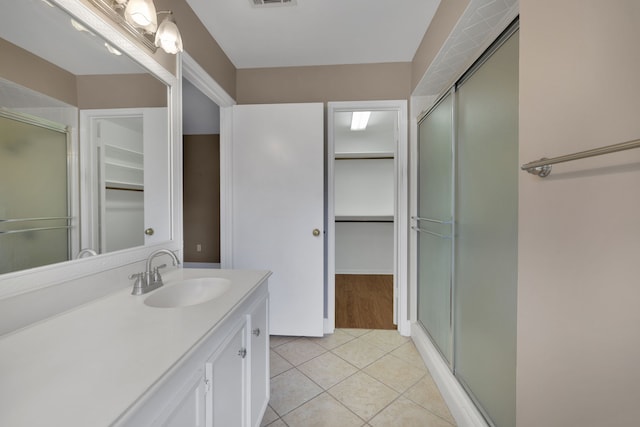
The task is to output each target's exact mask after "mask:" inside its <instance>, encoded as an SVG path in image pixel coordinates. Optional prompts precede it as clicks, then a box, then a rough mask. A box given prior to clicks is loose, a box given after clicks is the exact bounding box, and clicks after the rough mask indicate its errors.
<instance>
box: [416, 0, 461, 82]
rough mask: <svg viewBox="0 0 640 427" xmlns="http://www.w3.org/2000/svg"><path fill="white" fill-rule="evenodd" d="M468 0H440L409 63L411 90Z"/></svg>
mask: <svg viewBox="0 0 640 427" xmlns="http://www.w3.org/2000/svg"><path fill="white" fill-rule="evenodd" d="M469 1H470V0H442V1H441V2H440V6H438V10H437V11H436V14H435V15H434V16H433V19H432V21H431V24H430V25H429V28H427V32H426V33H425V34H424V37H423V38H422V42H421V43H420V46H418V50H416V54H415V55H414V57H413V62H412V63H411V90H412V91H413V90H414V89H415V88H416V86H417V85H418V83H419V82H420V80H421V79H422V76H424V73H425V72H426V71H427V68H429V65H431V62H433V60H434V58H435V57H436V55H437V54H438V52H439V51H440V48H441V47H442V45H443V44H444V42H445V41H446V40H447V38H448V37H449V34H450V33H451V31H452V30H453V27H454V26H455V24H456V23H457V22H458V19H460V17H461V16H462V14H463V13H464V11H465V9H466V8H467V6H468V5H469Z"/></svg>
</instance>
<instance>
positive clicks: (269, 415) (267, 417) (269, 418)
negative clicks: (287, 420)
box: [260, 406, 279, 427]
mask: <svg viewBox="0 0 640 427" xmlns="http://www.w3.org/2000/svg"><path fill="white" fill-rule="evenodd" d="M278 418H279V417H278V414H276V413H275V411H274V410H273V409H271V406H267V410H266V411H264V416H263V417H262V422H261V423H260V427H265V426H268V425H269V424H271V423H272V422H274V421H275V420H277V419H278Z"/></svg>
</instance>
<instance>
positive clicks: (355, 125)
mask: <svg viewBox="0 0 640 427" xmlns="http://www.w3.org/2000/svg"><path fill="white" fill-rule="evenodd" d="M370 116H371V111H354V112H353V113H351V130H365V129H366V128H367V123H369V117H370Z"/></svg>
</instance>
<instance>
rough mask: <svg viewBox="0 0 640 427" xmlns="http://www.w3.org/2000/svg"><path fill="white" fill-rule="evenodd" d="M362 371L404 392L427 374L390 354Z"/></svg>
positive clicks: (423, 370)
mask: <svg viewBox="0 0 640 427" xmlns="http://www.w3.org/2000/svg"><path fill="white" fill-rule="evenodd" d="M363 371H364V372H366V373H367V374H369V375H371V376H372V377H373V378H375V379H377V380H378V381H380V382H382V383H384V384H386V385H388V386H389V387H391V388H393V389H394V390H396V391H397V392H399V393H403V392H405V391H406V390H407V389H408V388H409V387H411V386H413V385H414V384H416V383H417V382H418V381H420V379H421V378H422V377H423V376H425V375H426V374H427V371H426V370H425V369H421V368H416V367H415V366H413V365H410V364H409V363H407V362H405V361H404V360H401V359H398V358H397V357H395V356H392V355H390V354H387V355H386V356H384V357H382V358H381V359H379V360H377V361H375V362H373V363H372V364H371V365H369V366H367V367H366V368H364V369H363Z"/></svg>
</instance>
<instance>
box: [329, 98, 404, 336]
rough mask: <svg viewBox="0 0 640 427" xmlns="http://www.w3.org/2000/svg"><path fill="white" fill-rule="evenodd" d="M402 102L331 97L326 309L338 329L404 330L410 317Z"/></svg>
mask: <svg viewBox="0 0 640 427" xmlns="http://www.w3.org/2000/svg"><path fill="white" fill-rule="evenodd" d="M405 106H406V103H405V102H404V101H399V102H395V101H389V102H359V103H342V102H336V103H329V108H328V117H329V120H328V123H329V132H328V135H329V137H328V156H327V158H328V165H327V169H328V173H327V177H328V185H327V188H328V200H327V209H328V214H327V221H328V224H327V230H328V238H327V247H328V257H327V264H328V265H327V276H328V277H327V282H328V291H329V292H328V298H327V301H328V307H327V308H328V310H327V312H328V315H329V316H328V318H329V320H334V321H335V327H338V328H364V329H400V326H401V325H400V323H402V319H404V318H406V314H405V313H404V312H403V313H400V312H399V310H398V308H399V307H402V306H403V305H402V304H400V305H399V304H398V301H399V300H400V299H401V298H400V294H401V293H402V292H404V287H400V286H398V285H399V284H400V283H402V281H401V280H400V279H399V278H400V277H403V273H404V272H405V270H406V269H404V268H402V267H401V266H402V265H403V263H402V262H401V261H400V257H401V256H403V255H402V254H401V253H399V251H398V248H399V247H402V245H400V244H399V239H401V238H402V233H400V232H399V230H402V229H403V228H402V227H403V226H402V225H401V224H399V222H398V219H401V218H403V216H401V215H399V209H401V207H402V206H404V205H406V204H405V203H403V202H402V200H406V199H404V194H405V191H403V189H402V187H401V186H400V185H399V182H402V179H400V178H399V177H401V174H402V171H404V170H406V168H403V167H402V164H403V162H404V159H406V153H405V151H404V149H403V147H404V146H406V144H401V142H400V141H401V139H402V140H404V141H406V135H404V133H405V132H404V131H403V135H402V136H403V138H401V132H400V129H406V120H405V119H404V116H403V112H404V111H405V110H406V107H405ZM401 288H402V289H401ZM332 311H333V313H332ZM332 314H333V315H332Z"/></svg>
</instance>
